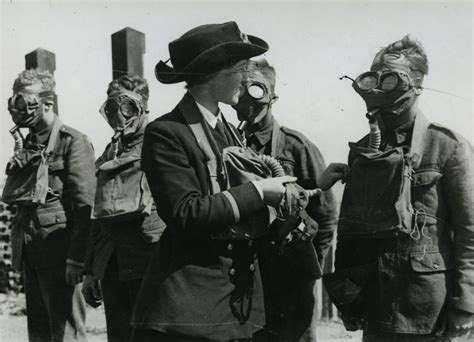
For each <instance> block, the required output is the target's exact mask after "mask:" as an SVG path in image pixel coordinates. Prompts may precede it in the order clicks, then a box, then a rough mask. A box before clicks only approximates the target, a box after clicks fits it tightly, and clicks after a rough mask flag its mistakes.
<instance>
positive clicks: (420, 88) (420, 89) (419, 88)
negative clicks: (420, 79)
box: [415, 87, 423, 96]
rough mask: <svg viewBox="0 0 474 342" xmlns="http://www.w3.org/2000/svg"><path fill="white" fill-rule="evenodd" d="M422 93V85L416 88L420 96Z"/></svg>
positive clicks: (416, 92)
mask: <svg viewBox="0 0 474 342" xmlns="http://www.w3.org/2000/svg"><path fill="white" fill-rule="evenodd" d="M421 93H423V88H422V87H417V88H415V95H416V96H420V95H421Z"/></svg>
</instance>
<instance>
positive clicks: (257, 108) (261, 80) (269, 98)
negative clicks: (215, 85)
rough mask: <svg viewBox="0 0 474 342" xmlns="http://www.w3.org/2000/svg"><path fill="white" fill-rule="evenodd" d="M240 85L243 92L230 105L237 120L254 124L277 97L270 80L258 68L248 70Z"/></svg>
mask: <svg viewBox="0 0 474 342" xmlns="http://www.w3.org/2000/svg"><path fill="white" fill-rule="evenodd" d="M242 86H243V87H244V92H243V94H242V95H241V97H240V99H239V103H237V104H236V105H234V106H232V107H233V108H234V109H235V110H236V111H237V116H238V119H239V121H241V122H242V123H247V122H248V123H249V124H250V125H255V124H257V123H259V122H260V121H262V119H263V118H264V117H265V116H266V115H267V113H268V110H269V109H270V107H271V105H272V103H273V102H275V100H276V99H277V98H278V97H277V96H276V95H275V94H274V93H273V90H272V86H271V84H270V81H269V80H268V79H267V78H266V77H265V76H264V75H263V74H262V73H261V72H260V71H258V70H254V71H250V72H249V75H248V79H247V80H246V81H245V82H244V83H243V84H242Z"/></svg>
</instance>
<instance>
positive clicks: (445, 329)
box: [435, 309, 474, 337]
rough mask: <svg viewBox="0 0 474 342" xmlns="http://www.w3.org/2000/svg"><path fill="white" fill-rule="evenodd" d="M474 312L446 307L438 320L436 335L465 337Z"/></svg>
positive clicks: (471, 326)
mask: <svg viewBox="0 0 474 342" xmlns="http://www.w3.org/2000/svg"><path fill="white" fill-rule="evenodd" d="M473 320H474V314H472V313H470V312H467V311H463V310H458V309H448V310H447V311H446V313H445V314H444V316H443V317H442V318H441V320H440V325H439V328H438V330H437V332H436V333H435V335H436V336H447V337H467V335H468V334H469V332H470V331H472V328H473Z"/></svg>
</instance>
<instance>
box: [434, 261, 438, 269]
mask: <svg viewBox="0 0 474 342" xmlns="http://www.w3.org/2000/svg"><path fill="white" fill-rule="evenodd" d="M433 268H434V269H435V270H437V269H438V268H439V264H438V263H437V262H434V263H433Z"/></svg>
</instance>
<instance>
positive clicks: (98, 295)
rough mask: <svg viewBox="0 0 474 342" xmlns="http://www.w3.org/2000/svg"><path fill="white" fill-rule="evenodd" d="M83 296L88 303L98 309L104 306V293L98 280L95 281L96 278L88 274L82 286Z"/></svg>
mask: <svg viewBox="0 0 474 342" xmlns="http://www.w3.org/2000/svg"><path fill="white" fill-rule="evenodd" d="M81 292H82V295H83V296H84V299H85V300H86V303H87V304H89V305H90V306H92V307H93V308H97V307H99V306H100V304H102V291H101V289H100V284H99V281H98V280H95V279H94V276H93V275H91V274H87V275H86V278H85V279H84V283H83V284H82V291H81Z"/></svg>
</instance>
